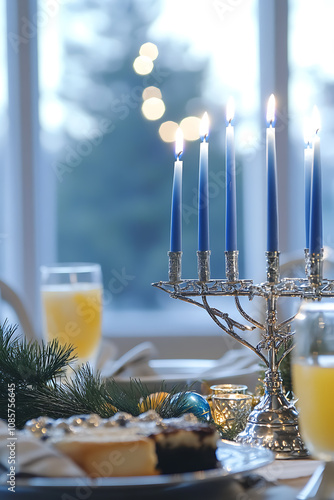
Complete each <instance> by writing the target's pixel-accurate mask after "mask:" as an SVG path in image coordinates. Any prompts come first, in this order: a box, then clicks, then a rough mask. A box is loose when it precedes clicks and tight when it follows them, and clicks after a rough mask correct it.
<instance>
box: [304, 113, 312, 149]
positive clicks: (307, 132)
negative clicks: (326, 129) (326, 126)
mask: <svg viewBox="0 0 334 500" xmlns="http://www.w3.org/2000/svg"><path fill="white" fill-rule="evenodd" d="M312 135H313V124H312V120H311V119H310V118H307V119H306V120H305V122H304V141H305V144H311V143H312Z"/></svg>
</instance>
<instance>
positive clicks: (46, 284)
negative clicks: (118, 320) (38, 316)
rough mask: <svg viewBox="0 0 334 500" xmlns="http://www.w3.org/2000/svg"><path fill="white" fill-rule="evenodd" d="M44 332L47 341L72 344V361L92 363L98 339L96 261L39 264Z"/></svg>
mask: <svg viewBox="0 0 334 500" xmlns="http://www.w3.org/2000/svg"><path fill="white" fill-rule="evenodd" d="M41 295H42V306H43V320H44V321H43V323H44V334H45V337H46V339H47V340H48V341H50V340H53V339H55V338H57V339H58V340H59V342H60V344H62V345H63V344H72V345H73V346H74V347H75V353H76V355H77V357H78V359H77V363H76V364H81V363H85V362H87V361H89V362H90V363H91V364H92V365H93V366H94V364H95V361H96V356H97V351H98V347H99V343H100V339H101V323H102V273H101V267H100V265H99V264H85V263H73V264H72V263H71V264H55V265H52V266H42V267H41Z"/></svg>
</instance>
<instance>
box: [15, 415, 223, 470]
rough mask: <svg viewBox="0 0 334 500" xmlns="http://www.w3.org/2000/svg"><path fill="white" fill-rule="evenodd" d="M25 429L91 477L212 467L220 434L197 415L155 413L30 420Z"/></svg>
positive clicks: (213, 466) (215, 463) (215, 464)
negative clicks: (103, 417)
mask: <svg viewBox="0 0 334 500" xmlns="http://www.w3.org/2000/svg"><path fill="white" fill-rule="evenodd" d="M24 432H30V433H32V434H34V435H35V436H36V437H38V438H39V439H42V440H45V441H47V442H48V444H51V445H52V446H53V447H55V448H56V449H57V450H58V451H59V452H61V453H62V454H64V455H66V456H67V457H69V458H71V459H72V460H73V462H75V463H76V464H77V465H78V466H79V467H80V468H81V469H83V470H84V471H85V472H86V474H87V475H89V476H90V477H121V476H145V475H148V476H149V475H156V474H174V473H183V472H193V471H198V470H208V469H213V468H215V467H217V466H218V461H217V457H216V449H217V442H218V440H219V434H218V432H217V431H216V429H215V428H214V427H212V426H211V425H209V424H207V423H203V422H199V421H198V419H197V418H196V417H195V416H194V415H192V414H185V415H183V416H182V417H179V418H172V419H162V418H161V417H160V416H159V415H158V414H157V413H156V412H155V411H153V410H150V411H148V412H146V413H143V414H141V415H139V416H138V417H133V416H131V415H129V414H127V413H116V415H114V416H113V417H110V418H109V419H102V418H100V417H98V416H97V415H79V416H74V417H70V418H68V419H58V420H53V419H50V418H46V417H40V418H37V419H34V420H31V421H29V422H27V424H26V426H25V431H24Z"/></svg>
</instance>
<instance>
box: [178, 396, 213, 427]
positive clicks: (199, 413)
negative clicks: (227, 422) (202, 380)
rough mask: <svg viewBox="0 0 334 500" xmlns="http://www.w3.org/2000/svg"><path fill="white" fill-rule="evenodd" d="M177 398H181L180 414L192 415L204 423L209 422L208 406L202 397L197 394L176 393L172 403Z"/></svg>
mask: <svg viewBox="0 0 334 500" xmlns="http://www.w3.org/2000/svg"><path fill="white" fill-rule="evenodd" d="M179 397H182V405H181V408H180V409H181V414H183V413H192V414H193V415H195V417H197V418H198V419H199V420H203V421H204V422H208V421H209V420H211V409H210V405H209V403H208V402H207V400H206V399H205V398H204V397H203V396H201V395H200V394H197V392H186V393H183V394H182V393H178V394H175V396H174V397H173V398H172V401H175V399H177V398H179Z"/></svg>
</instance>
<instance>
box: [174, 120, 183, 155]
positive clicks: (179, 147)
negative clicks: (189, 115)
mask: <svg viewBox="0 0 334 500" xmlns="http://www.w3.org/2000/svg"><path fill="white" fill-rule="evenodd" d="M182 153H183V132H182V129H181V128H180V127H179V128H178V129H177V131H176V133H175V158H176V159H177V160H179V159H180V158H181V156H182Z"/></svg>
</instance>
